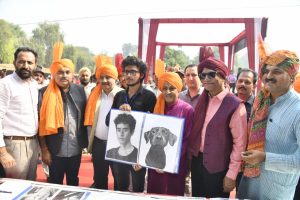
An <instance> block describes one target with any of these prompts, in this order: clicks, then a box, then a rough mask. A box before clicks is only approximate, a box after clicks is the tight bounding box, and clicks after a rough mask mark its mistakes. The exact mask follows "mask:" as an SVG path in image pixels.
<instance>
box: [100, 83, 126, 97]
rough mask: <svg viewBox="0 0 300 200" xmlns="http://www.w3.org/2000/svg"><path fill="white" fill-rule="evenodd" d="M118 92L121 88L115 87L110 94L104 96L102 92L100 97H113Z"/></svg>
mask: <svg viewBox="0 0 300 200" xmlns="http://www.w3.org/2000/svg"><path fill="white" fill-rule="evenodd" d="M120 90H123V89H122V88H120V87H118V86H117V85H116V86H115V87H114V88H113V89H112V91H110V93H108V95H106V94H105V92H104V91H103V90H102V91H101V95H105V96H109V95H113V96H115V95H116V94H117V93H118V92H119V91H120Z"/></svg>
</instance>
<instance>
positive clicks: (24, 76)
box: [16, 68, 32, 80]
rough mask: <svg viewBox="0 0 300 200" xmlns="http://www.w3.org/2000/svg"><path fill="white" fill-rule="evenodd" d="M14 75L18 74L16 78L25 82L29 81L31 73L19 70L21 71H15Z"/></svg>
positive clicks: (22, 69)
mask: <svg viewBox="0 0 300 200" xmlns="http://www.w3.org/2000/svg"><path fill="white" fill-rule="evenodd" d="M16 73H17V74H18V76H19V77H20V78H21V79H22V80H26V79H29V78H30V77H31V75H32V73H31V71H29V70H27V69H24V68H21V69H17V70H16Z"/></svg>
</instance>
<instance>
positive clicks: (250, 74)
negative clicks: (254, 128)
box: [236, 69, 257, 121]
mask: <svg viewBox="0 0 300 200" xmlns="http://www.w3.org/2000/svg"><path fill="white" fill-rule="evenodd" d="M256 81H257V73H256V72H255V71H253V70H251V69H242V70H241V71H240V72H239V73H238V75H237V82H236V90H237V96H238V97H239V98H240V99H241V100H243V102H244V104H245V107H246V111H247V121H248V120H249V118H250V114H251V109H252V105H253V101H254V91H255V88H256Z"/></svg>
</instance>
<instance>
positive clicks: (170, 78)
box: [153, 72, 182, 115]
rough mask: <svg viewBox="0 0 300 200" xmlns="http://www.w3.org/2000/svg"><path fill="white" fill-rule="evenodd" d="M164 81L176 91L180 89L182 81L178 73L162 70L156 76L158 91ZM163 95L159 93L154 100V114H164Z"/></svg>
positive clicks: (161, 89) (161, 88)
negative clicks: (157, 76) (162, 71)
mask: <svg viewBox="0 0 300 200" xmlns="http://www.w3.org/2000/svg"><path fill="white" fill-rule="evenodd" d="M165 82H168V83H169V84H171V85H172V86H174V87H176V89H177V91H178V92H179V91H181V89H182V81H181V78H180V77H179V75H178V74H177V73H175V72H164V73H162V74H161V75H160V76H159V78H158V88H159V90H160V91H163V87H164V84H165ZM165 104H166V103H165V96H164V94H163V93H161V94H160V95H159V96H158V98H157V101H156V104H155V107H154V112H153V113H156V114H161V115H163V114H165Z"/></svg>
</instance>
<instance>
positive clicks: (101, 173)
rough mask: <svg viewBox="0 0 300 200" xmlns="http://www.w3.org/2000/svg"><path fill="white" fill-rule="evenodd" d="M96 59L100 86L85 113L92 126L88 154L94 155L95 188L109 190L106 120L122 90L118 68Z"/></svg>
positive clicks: (89, 101) (99, 57)
mask: <svg viewBox="0 0 300 200" xmlns="http://www.w3.org/2000/svg"><path fill="white" fill-rule="evenodd" d="M99 59H101V56H97V57H96V67H97V68H96V77H97V80H98V82H99V84H98V85H97V86H96V87H95V88H94V89H93V91H92V92H91V94H90V96H89V99H88V103H87V105H86V111H85V125H86V126H92V129H91V133H90V135H89V146H88V152H90V153H92V155H93V159H92V161H93V167H94V187H95V188H98V189H108V172H109V165H110V163H109V162H108V161H106V160H105V150H106V143H107V135H108V127H107V126H106V124H105V118H106V116H107V114H108V112H109V111H110V108H111V106H112V103H113V99H114V96H115V95H116V93H117V92H119V91H121V90H122V89H121V88H119V87H118V86H116V80H117V78H118V71H117V68H116V67H115V66H113V65H110V64H104V65H102V64H101V63H102V62H100V61H99Z"/></svg>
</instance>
